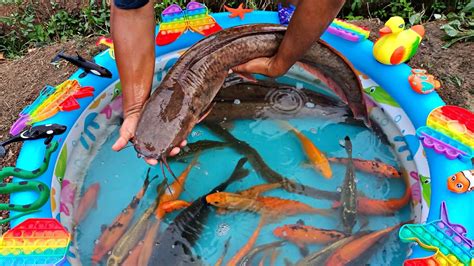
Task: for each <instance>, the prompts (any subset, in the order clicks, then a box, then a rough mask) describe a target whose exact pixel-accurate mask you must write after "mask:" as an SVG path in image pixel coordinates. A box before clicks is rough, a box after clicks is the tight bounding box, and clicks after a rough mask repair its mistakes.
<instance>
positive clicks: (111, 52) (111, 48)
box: [95, 36, 115, 59]
mask: <svg viewBox="0 0 474 266" xmlns="http://www.w3.org/2000/svg"><path fill="white" fill-rule="evenodd" d="M95 45H97V46H99V45H105V46H107V47H109V55H110V57H111V58H112V59H115V50H114V42H113V41H112V39H110V38H107V37H105V36H102V37H100V38H99V40H97V42H96V44H95Z"/></svg>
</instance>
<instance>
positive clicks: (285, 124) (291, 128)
mask: <svg viewBox="0 0 474 266" xmlns="http://www.w3.org/2000/svg"><path fill="white" fill-rule="evenodd" d="M277 123H278V125H279V126H280V127H282V128H283V129H286V130H288V131H292V132H297V130H296V128H295V127H294V126H292V125H291V124H290V123H289V122H288V121H285V120H277Z"/></svg>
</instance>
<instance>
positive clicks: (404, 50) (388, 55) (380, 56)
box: [373, 16, 425, 65]
mask: <svg viewBox="0 0 474 266" xmlns="http://www.w3.org/2000/svg"><path fill="white" fill-rule="evenodd" d="M423 35H425V28H424V27H423V26H421V25H415V26H413V27H411V28H410V29H405V21H404V20H403V18H401V17H398V16H395V17H391V18H390V19H389V20H388V21H387V22H386V23H385V27H383V28H382V29H380V38H379V39H378V40H377V41H376V42H375V44H374V49H373V54H374V57H375V59H377V61H379V62H380V63H382V64H385V65H398V64H401V63H403V62H406V61H408V60H409V59H410V58H412V57H413V56H414V55H415V53H416V50H417V49H418V46H419V45H420V42H421V39H422V38H423Z"/></svg>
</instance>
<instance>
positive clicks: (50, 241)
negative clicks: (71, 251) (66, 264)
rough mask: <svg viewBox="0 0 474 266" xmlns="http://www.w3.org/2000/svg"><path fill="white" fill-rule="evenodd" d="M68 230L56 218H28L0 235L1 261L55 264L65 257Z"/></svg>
mask: <svg viewBox="0 0 474 266" xmlns="http://www.w3.org/2000/svg"><path fill="white" fill-rule="evenodd" d="M70 241H71V236H70V234H69V233H68V232H67V231H66V229H64V227H63V226H62V225H61V224H60V223H59V222H58V220H56V219H45V218H33V219H28V220H26V221H24V222H22V223H21V224H19V225H18V226H16V227H15V228H13V229H10V230H9V231H8V232H6V233H5V234H4V235H3V237H2V238H1V239H0V257H1V261H0V265H57V264H59V263H60V262H61V261H63V260H64V258H65V256H66V252H67V248H68V246H69V242H70Z"/></svg>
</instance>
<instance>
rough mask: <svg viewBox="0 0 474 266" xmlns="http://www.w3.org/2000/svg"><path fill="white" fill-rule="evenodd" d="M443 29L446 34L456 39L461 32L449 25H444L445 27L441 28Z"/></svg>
mask: <svg viewBox="0 0 474 266" xmlns="http://www.w3.org/2000/svg"><path fill="white" fill-rule="evenodd" d="M441 29H442V30H444V32H446V34H447V35H448V36H450V37H456V35H458V34H459V31H458V30H456V29H455V28H453V27H452V26H451V25H449V24H444V25H443V26H441Z"/></svg>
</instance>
